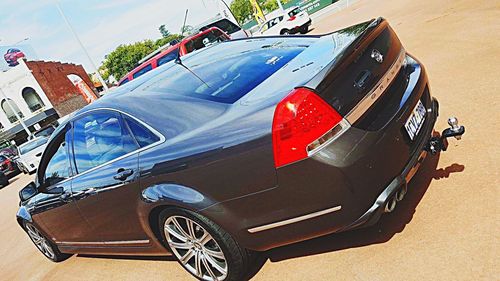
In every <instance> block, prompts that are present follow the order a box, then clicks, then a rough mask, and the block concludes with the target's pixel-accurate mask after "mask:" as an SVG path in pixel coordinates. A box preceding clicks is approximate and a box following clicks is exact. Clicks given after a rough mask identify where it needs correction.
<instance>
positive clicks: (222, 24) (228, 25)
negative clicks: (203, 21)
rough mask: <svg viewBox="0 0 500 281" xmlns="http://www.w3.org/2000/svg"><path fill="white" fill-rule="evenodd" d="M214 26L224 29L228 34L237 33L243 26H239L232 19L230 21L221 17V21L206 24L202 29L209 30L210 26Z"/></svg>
mask: <svg viewBox="0 0 500 281" xmlns="http://www.w3.org/2000/svg"><path fill="white" fill-rule="evenodd" d="M214 26H215V27H218V28H220V29H222V30H223V31H225V32H226V33H227V34H231V33H235V32H238V31H240V30H241V28H240V27H239V26H237V25H236V24H234V23H233V22H232V21H230V20H228V19H221V20H219V21H216V22H214V23H211V24H209V25H207V26H205V27H204V28H202V29H201V30H202V31H203V30H207V29H209V28H210V27H214Z"/></svg>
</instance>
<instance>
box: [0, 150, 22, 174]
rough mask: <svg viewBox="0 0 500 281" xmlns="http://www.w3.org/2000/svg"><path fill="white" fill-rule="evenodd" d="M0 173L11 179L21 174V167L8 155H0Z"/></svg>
mask: <svg viewBox="0 0 500 281" xmlns="http://www.w3.org/2000/svg"><path fill="white" fill-rule="evenodd" d="M0 171H2V173H4V174H5V176H7V177H10V176H14V175H16V174H18V173H19V167H18V166H17V163H16V162H15V161H14V160H12V158H10V157H7V156H6V155H0Z"/></svg>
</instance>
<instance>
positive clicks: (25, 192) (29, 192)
mask: <svg viewBox="0 0 500 281" xmlns="http://www.w3.org/2000/svg"><path fill="white" fill-rule="evenodd" d="M37 192H38V190H37V188H36V185H35V183H34V182H30V183H29V184H28V185H27V186H25V187H24V188H23V189H21V191H19V199H21V201H26V200H28V199H30V198H31V197H33V196H35V195H36V194H37Z"/></svg>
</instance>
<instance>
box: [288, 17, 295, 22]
mask: <svg viewBox="0 0 500 281" xmlns="http://www.w3.org/2000/svg"><path fill="white" fill-rule="evenodd" d="M296 18H297V17H296V16H291V17H290V18H289V19H288V21H294V20H295V19H296Z"/></svg>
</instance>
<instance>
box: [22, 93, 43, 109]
mask: <svg viewBox="0 0 500 281" xmlns="http://www.w3.org/2000/svg"><path fill="white" fill-rule="evenodd" d="M23 99H24V101H26V104H28V107H29V109H30V110H31V112H35V111H37V110H39V109H41V108H43V107H44V106H45V105H44V104H43V101H42V99H41V98H40V96H39V95H38V94H37V93H36V91H35V89H33V88H30V87H27V88H24V89H23Z"/></svg>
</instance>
